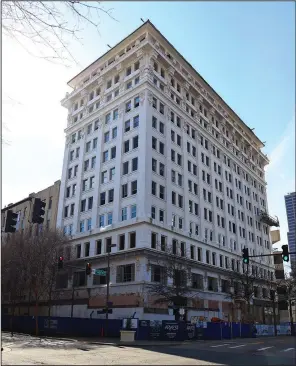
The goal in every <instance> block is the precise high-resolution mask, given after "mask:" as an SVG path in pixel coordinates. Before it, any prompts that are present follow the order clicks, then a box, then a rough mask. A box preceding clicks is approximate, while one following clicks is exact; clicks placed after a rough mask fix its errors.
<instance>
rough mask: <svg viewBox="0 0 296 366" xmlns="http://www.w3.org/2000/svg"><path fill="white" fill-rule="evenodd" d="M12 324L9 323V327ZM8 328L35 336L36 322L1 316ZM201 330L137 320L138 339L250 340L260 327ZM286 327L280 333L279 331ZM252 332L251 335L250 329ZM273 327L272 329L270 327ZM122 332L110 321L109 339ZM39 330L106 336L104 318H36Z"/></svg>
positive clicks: (235, 325)
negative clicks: (255, 330)
mask: <svg viewBox="0 0 296 366" xmlns="http://www.w3.org/2000/svg"><path fill="white" fill-rule="evenodd" d="M11 322H12V324H11ZM11 325H12V327H13V330H14V332H19V333H27V334H35V331H36V321H35V318H34V317H33V316H15V317H11V316H9V315H3V316H2V330H5V331H11ZM204 325H205V327H202V328H198V327H196V325H195V324H191V323H190V322H184V321H179V322H177V321H172V320H163V321H161V320H139V323H138V329H137V331H136V339H137V340H160V341H161V340H166V341H168V340H171V341H184V340H198V339H205V340H220V339H232V338H249V337H255V336H260V335H261V334H260V329H261V328H260V327H262V328H264V327H265V328H268V326H260V325H256V326H257V328H258V329H257V335H256V334H255V332H254V331H253V325H251V324H240V323H228V322H221V323H211V322H208V323H206V324H203V325H202V326H204ZM280 327H282V328H285V329H283V330H282V328H280ZM287 327H288V326H286V327H285V326H278V328H279V329H280V330H282V331H281V332H280V333H279V334H288V333H287V330H286V328H287ZM250 328H251V329H252V332H251V330H250ZM270 328H273V326H270ZM120 329H122V320H121V319H109V321H108V337H117V338H119V337H120ZM38 331H39V334H40V335H52V336H55V335H64V336H71V335H72V336H78V337H101V336H103V335H104V336H106V319H90V318H64V317H51V318H48V317H45V316H39V317H38Z"/></svg>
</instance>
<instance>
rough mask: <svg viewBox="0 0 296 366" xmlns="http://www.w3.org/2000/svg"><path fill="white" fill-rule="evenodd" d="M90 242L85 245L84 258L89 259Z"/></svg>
mask: <svg viewBox="0 0 296 366" xmlns="http://www.w3.org/2000/svg"><path fill="white" fill-rule="evenodd" d="M89 246H90V244H89V242H88V243H84V256H85V257H89Z"/></svg>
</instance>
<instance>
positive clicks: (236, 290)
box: [225, 265, 261, 322]
mask: <svg viewBox="0 0 296 366" xmlns="http://www.w3.org/2000/svg"><path fill="white" fill-rule="evenodd" d="M227 280H228V281H229V291H227V293H226V295H225V296H226V297H227V298H230V299H231V300H232V301H233V302H234V303H240V304H243V303H245V304H246V307H245V306H243V305H242V306H241V308H240V309H241V311H242V320H244V321H247V322H252V321H253V315H252V313H251V303H252V299H253V297H254V294H255V292H256V289H257V285H258V280H261V277H260V276H258V273H257V272H256V271H255V270H254V267H253V268H252V267H251V265H243V271H242V272H239V271H231V272H229V273H228V274H227Z"/></svg>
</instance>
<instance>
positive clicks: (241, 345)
mask: <svg viewBox="0 0 296 366" xmlns="http://www.w3.org/2000/svg"><path fill="white" fill-rule="evenodd" d="M245 346H246V344H240V345H239V346H234V347H228V348H238V347H245Z"/></svg>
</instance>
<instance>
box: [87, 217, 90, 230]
mask: <svg viewBox="0 0 296 366" xmlns="http://www.w3.org/2000/svg"><path fill="white" fill-rule="evenodd" d="M87 230H91V219H87Z"/></svg>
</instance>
